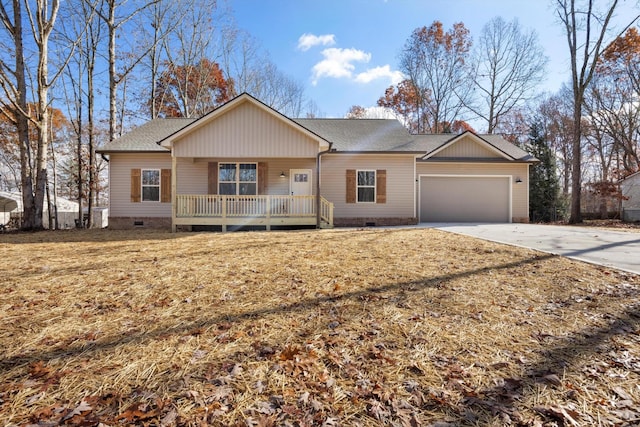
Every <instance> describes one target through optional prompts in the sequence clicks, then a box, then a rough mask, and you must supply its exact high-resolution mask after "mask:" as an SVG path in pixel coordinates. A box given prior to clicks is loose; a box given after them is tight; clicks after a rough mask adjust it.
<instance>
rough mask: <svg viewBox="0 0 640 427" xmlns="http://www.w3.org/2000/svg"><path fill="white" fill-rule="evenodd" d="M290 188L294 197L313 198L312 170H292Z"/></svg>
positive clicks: (290, 171)
mask: <svg viewBox="0 0 640 427" xmlns="http://www.w3.org/2000/svg"><path fill="white" fill-rule="evenodd" d="M289 188H290V189H291V190H290V191H291V195H292V196H311V195H312V194H313V187H311V169H290V170H289Z"/></svg>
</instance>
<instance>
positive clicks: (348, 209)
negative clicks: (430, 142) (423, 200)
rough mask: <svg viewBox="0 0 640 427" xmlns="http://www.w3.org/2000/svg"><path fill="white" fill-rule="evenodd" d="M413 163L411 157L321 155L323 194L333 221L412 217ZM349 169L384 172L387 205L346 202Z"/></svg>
mask: <svg viewBox="0 0 640 427" xmlns="http://www.w3.org/2000/svg"><path fill="white" fill-rule="evenodd" d="M414 163H415V158H414V157H413V156H411V155H387V156H385V155H377V154H376V155H366V154H348V155H345V154H340V155H337V154H336V155H334V154H330V155H324V156H322V182H321V185H322V195H323V196H324V197H325V198H327V200H329V201H330V202H332V203H334V216H335V217H336V218H358V217H378V218H383V217H405V218H410V217H414V216H415V211H414V176H413V171H414ZM349 169H356V170H361V169H367V170H377V169H384V170H386V171H387V192H386V193H387V202H386V203H346V200H347V194H346V176H347V170H349Z"/></svg>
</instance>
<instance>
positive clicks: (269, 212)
mask: <svg viewBox="0 0 640 427" xmlns="http://www.w3.org/2000/svg"><path fill="white" fill-rule="evenodd" d="M265 208H266V211H267V212H266V213H267V231H271V196H270V195H267V206H265Z"/></svg>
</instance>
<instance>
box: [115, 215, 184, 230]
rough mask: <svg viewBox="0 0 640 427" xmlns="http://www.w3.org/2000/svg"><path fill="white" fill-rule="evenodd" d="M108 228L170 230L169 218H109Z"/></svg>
mask: <svg viewBox="0 0 640 427" xmlns="http://www.w3.org/2000/svg"><path fill="white" fill-rule="evenodd" d="M109 228H110V229H112V230H132V229H136V228H147V229H149V228H152V229H163V230H171V218H157V217H124V216H118V217H113V216H110V217H109Z"/></svg>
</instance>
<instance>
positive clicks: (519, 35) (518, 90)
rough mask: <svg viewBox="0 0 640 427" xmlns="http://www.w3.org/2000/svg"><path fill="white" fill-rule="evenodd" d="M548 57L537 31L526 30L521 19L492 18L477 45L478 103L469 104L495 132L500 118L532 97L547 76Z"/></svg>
mask: <svg viewBox="0 0 640 427" xmlns="http://www.w3.org/2000/svg"><path fill="white" fill-rule="evenodd" d="M546 62H547V59H546V57H545V55H544V51H543V49H542V47H541V46H540V44H539V43H538V36H537V34H536V32H535V31H533V30H532V31H524V30H523V29H522V28H521V27H520V24H519V23H518V21H517V20H515V19H514V20H513V21H511V22H506V21H505V20H504V19H502V18H501V17H496V18H494V19H492V20H491V21H489V22H488V23H487V24H486V25H485V26H484V27H483V28H482V32H481V34H480V37H479V38H478V43H477V44H476V45H475V47H474V54H473V71H472V78H473V83H474V86H475V89H476V91H475V92H476V93H475V97H474V98H475V99H474V101H475V102H474V103H472V104H470V105H467V107H468V108H469V109H470V110H471V111H472V112H473V113H475V114H476V115H477V116H478V117H480V118H481V119H482V120H484V121H486V123H487V132H488V133H493V132H494V131H495V129H496V128H497V127H498V126H499V124H500V120H501V119H502V118H503V117H504V116H506V115H507V114H509V112H510V111H512V110H513V109H514V108H516V107H518V106H522V105H523V103H524V102H525V101H527V100H528V99H530V96H531V94H532V90H533V89H534V88H535V87H536V86H537V85H538V84H539V83H540V82H541V81H542V79H543V78H544V69H545V64H546Z"/></svg>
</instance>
